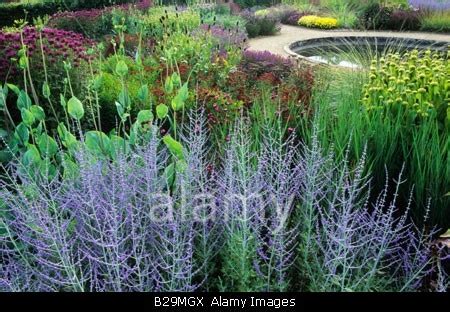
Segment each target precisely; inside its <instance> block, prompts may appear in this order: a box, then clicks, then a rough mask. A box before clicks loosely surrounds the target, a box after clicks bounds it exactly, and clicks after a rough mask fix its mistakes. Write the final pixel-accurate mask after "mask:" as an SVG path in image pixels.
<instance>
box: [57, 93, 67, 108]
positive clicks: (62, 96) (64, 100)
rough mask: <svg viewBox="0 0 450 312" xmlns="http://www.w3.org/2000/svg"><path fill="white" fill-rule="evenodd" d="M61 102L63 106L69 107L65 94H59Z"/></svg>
mask: <svg viewBox="0 0 450 312" xmlns="http://www.w3.org/2000/svg"><path fill="white" fill-rule="evenodd" d="M59 103H60V104H61V106H62V107H63V108H64V109H66V107H67V102H66V99H65V98H64V95H62V94H59Z"/></svg>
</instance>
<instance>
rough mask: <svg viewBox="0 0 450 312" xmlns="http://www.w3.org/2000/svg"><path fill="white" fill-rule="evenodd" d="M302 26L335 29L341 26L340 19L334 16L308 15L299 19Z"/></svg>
mask: <svg viewBox="0 0 450 312" xmlns="http://www.w3.org/2000/svg"><path fill="white" fill-rule="evenodd" d="M298 24H299V25H300V26H304V27H309V28H321V29H333V28H337V27H338V26H339V24H338V20H337V19H335V18H332V17H320V16H316V15H306V16H303V17H301V18H300V19H299V20H298Z"/></svg>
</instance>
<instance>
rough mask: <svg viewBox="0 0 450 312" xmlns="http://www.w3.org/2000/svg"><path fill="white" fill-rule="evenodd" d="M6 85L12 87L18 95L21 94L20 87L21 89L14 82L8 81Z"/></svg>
mask: <svg viewBox="0 0 450 312" xmlns="http://www.w3.org/2000/svg"><path fill="white" fill-rule="evenodd" d="M6 85H7V86H8V88H10V89H11V90H12V91H13V92H14V93H15V94H16V95H17V96H19V94H20V89H19V88H18V87H17V86H16V85H14V84H12V83H7V84H6Z"/></svg>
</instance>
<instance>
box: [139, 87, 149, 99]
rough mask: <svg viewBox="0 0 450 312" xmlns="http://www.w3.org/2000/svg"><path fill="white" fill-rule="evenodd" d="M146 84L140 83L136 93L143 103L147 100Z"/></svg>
mask: <svg viewBox="0 0 450 312" xmlns="http://www.w3.org/2000/svg"><path fill="white" fill-rule="evenodd" d="M148 95H149V94H148V86H147V85H142V86H141V87H140V88H139V91H138V94H137V96H138V99H139V100H140V101H141V102H143V103H145V102H147V101H148Z"/></svg>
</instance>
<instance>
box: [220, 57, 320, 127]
mask: <svg viewBox="0 0 450 312" xmlns="http://www.w3.org/2000/svg"><path fill="white" fill-rule="evenodd" d="M242 81H246V82H245V83H242ZM313 84H314V75H313V73H312V70H311V68H310V67H308V66H299V64H297V63H296V62H295V61H293V60H290V59H286V58H284V57H281V56H278V55H275V54H272V53H270V52H268V51H263V52H255V51H245V53H244V55H243V58H242V61H241V63H240V64H239V66H238V70H237V71H236V72H233V73H231V74H230V76H229V78H228V84H227V86H228V90H230V92H232V93H233V94H234V95H235V96H236V97H237V99H239V100H241V101H243V102H244V103H245V104H246V106H252V103H253V102H254V99H255V98H260V97H261V96H265V94H264V93H265V92H266V90H269V91H268V92H269V93H270V96H271V97H272V98H273V99H274V101H275V102H276V101H278V102H279V104H274V105H275V106H278V107H277V110H278V111H279V112H280V113H282V114H283V116H285V117H286V118H287V119H290V118H294V115H295V114H296V113H307V114H309V113H310V112H311V111H310V105H309V104H310V99H311V95H312V87H313ZM292 105H293V106H295V107H292ZM294 108H295V109H299V111H298V112H294V111H292V109H294Z"/></svg>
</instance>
